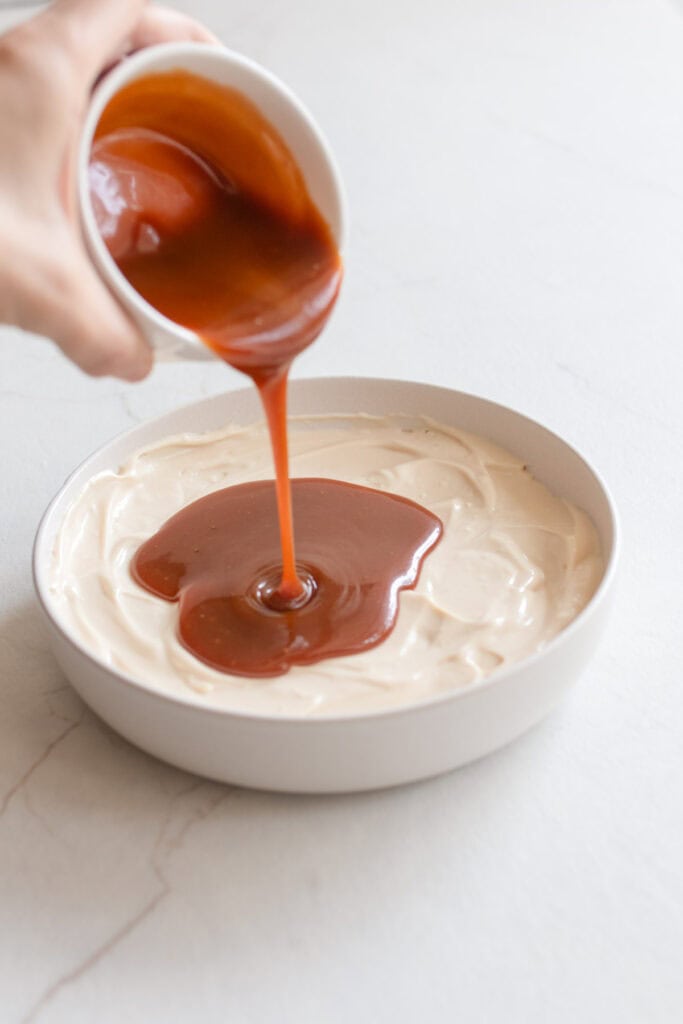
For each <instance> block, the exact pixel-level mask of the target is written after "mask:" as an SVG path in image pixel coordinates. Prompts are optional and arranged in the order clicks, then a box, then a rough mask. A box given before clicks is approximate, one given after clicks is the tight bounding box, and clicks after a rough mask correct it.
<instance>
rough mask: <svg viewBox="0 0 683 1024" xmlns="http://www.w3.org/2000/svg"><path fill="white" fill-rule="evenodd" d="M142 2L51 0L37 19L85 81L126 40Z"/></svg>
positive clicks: (140, 9)
mask: <svg viewBox="0 0 683 1024" xmlns="http://www.w3.org/2000/svg"><path fill="white" fill-rule="evenodd" d="M146 6H147V2H146V0H55V2H54V3H53V4H51V5H50V7H48V8H46V10H45V11H43V12H42V14H40V15H38V19H41V20H43V21H44V22H45V23H47V25H48V26H49V31H50V36H48V38H50V37H51V38H52V39H57V40H59V41H61V42H62V44H63V45H64V47H65V48H66V50H67V52H68V53H70V54H71V55H72V57H73V64H74V67H75V68H76V69H77V70H78V72H80V74H81V75H82V76H83V77H84V78H85V80H86V81H92V79H93V78H94V77H95V76H96V75H97V74H98V72H99V71H100V70H101V68H102V67H103V66H104V65H105V64H106V63H107V62H108V61H109V60H111V58H112V56H113V55H114V54H116V53H117V52H118V51H119V50H120V49H121V47H122V46H123V45H124V44H125V42H126V40H127V39H128V38H129V37H130V34H131V32H132V31H133V30H134V28H135V25H136V24H137V22H138V20H139V18H140V16H141V14H142V13H143V12H144V9H145V7H146Z"/></svg>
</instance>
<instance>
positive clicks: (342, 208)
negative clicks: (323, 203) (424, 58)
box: [77, 41, 348, 355]
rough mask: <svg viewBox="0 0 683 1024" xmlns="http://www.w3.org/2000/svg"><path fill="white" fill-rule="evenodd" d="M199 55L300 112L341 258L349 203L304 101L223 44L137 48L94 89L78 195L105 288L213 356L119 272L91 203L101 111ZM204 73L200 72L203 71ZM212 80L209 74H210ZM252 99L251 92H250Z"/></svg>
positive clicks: (82, 147)
mask: <svg viewBox="0 0 683 1024" xmlns="http://www.w3.org/2000/svg"><path fill="white" fill-rule="evenodd" d="M197 57H200V58H205V59H206V64H207V69H208V66H209V65H210V63H211V62H212V61H214V60H216V59H218V60H220V61H221V62H222V63H226V64H231V65H233V66H235V67H237V68H239V69H240V71H241V72H242V73H244V74H245V75H246V76H247V77H249V76H251V77H252V78H253V79H256V80H258V81H259V82H260V83H261V84H265V85H266V86H267V87H268V88H269V89H270V90H272V91H273V92H274V93H277V94H278V95H279V96H280V97H281V98H284V99H285V100H286V102H287V104H288V105H289V107H290V108H291V109H292V110H293V111H294V112H295V114H296V116H297V118H298V119H299V121H300V122H301V123H303V125H304V126H305V128H306V129H307V130H308V132H309V133H310V134H311V136H312V137H313V138H314V139H315V141H316V144H317V146H318V149H319V150H320V153H321V155H322V158H323V162H324V164H326V165H327V170H328V173H329V176H330V180H331V182H332V185H333V189H334V193H335V199H336V205H337V221H338V224H337V226H336V227H337V230H336V231H335V241H336V243H337V247H338V249H339V252H340V254H343V251H344V246H345V242H346V234H347V222H348V214H347V200H346V194H345V191H344V187H343V184H342V179H341V174H340V171H339V167H338V165H337V162H336V160H335V157H334V154H333V152H332V149H331V147H330V145H329V143H328V141H327V139H326V138H325V136H324V134H323V133H322V132H321V130H320V128H319V127H318V125H317V124H316V122H315V120H314V119H313V117H312V115H311V114H310V113H309V111H308V110H307V109H306V107H305V106H304V105H303V103H302V102H301V100H300V99H299V98H298V97H297V96H296V95H295V93H293V92H292V90H291V89H290V88H289V86H287V85H286V84H285V83H284V82H283V81H282V80H281V79H279V78H278V77H277V76H276V75H274V74H273V73H272V72H271V71H269V70H268V69H267V68H265V67H263V65H261V64H259V63H258V62H256V61H254V60H252V59H251V58H250V57H247V56H245V55H244V54H241V53H238V52H237V51H235V50H231V49H229V48H228V47H226V46H223V45H222V44H221V43H204V42H202V43H200V42H192V41H187V42H169V43H158V44H155V45H153V46H148V47H145V48H144V49H142V50H138V51H137V52H136V53H134V54H132V55H131V56H129V57H124V58H123V60H121V61H120V62H119V63H118V64H116V65H115V66H114V67H113V68H112V69H111V70H110V71H108V72H107V73H106V74H105V75H104V77H103V78H102V79H101V80H100V81H99V82H98V84H97V86H96V87H95V89H94V91H93V94H92V97H91V101H90V105H89V107H88V110H87V112H86V116H85V119H84V122H83V126H82V129H81V136H80V144H79V149H78V158H77V194H78V209H79V215H80V220H81V228H82V231H83V234H84V236H85V241H86V244H87V246H88V247H89V248H90V250H91V251H92V252H93V255H94V257H95V260H96V263H97V265H98V267H99V269H100V272H101V273H102V274H103V275H104V277H105V282H106V284H107V285H108V286H109V287H110V288H111V289H112V290H113V291H114V293H115V294H116V295H117V297H119V298H120V299H121V300H122V301H123V302H124V303H125V304H126V305H127V306H128V308H130V309H133V310H134V311H135V313H136V314H137V316H138V317H139V318H141V319H142V320H143V321H145V322H146V323H148V324H150V325H151V326H152V327H153V328H156V329H157V330H160V331H162V332H163V333H164V334H166V335H171V336H172V337H173V339H174V340H175V341H177V342H180V343H181V345H187V344H189V345H190V346H196V347H198V348H199V350H201V351H202V352H207V353H208V354H209V355H210V354H211V353H210V352H209V350H208V349H207V347H206V345H204V343H203V342H202V341H201V339H200V338H199V336H198V335H197V334H196V333H195V332H194V331H193V330H191V329H190V328H187V327H183V326H182V324H178V323H176V322H175V321H174V320H171V319H170V318H169V317H167V316H165V315H164V314H163V313H161V312H160V311H159V310H158V309H156V308H155V307H154V306H153V305H152V304H151V303H149V302H148V301H147V300H146V299H145V298H143V296H142V295H140V293H139V292H138V291H136V289H135V288H133V286H132V285H131V284H130V282H129V281H128V280H127V279H126V277H125V276H124V275H123V274H122V272H121V271H120V270H119V268H118V266H117V265H116V262H115V261H114V260H113V259H112V257H111V255H110V254H109V250H108V249H107V246H106V245H105V243H104V241H103V239H102V236H101V235H100V232H99V230H98V227H97V224H96V221H95V214H94V211H93V207H92V203H91V202H90V188H89V177H88V172H89V163H90V151H91V147H92V139H93V135H94V133H95V129H96V127H97V124H98V122H99V119H100V116H101V115H102V112H103V110H104V108H105V106H106V105H107V103H108V102H109V100H110V99H111V98H112V96H114V95H115V93H116V92H117V91H118V90H119V89H120V88H121V87H122V86H123V85H125V84H127V83H128V82H130V81H133V80H134V79H135V78H137V77H139V76H140V75H141V74H143V73H146V72H148V71H153V70H154V68H155V67H157V66H158V65H159V64H165V63H166V62H167V61H168V60H169V59H177V60H178V61H179V63H180V64H181V66H182V61H183V59H187V58H193V59H196V58H197ZM198 73H199V72H198ZM207 77H210V75H208V74H207ZM247 95H248V94H247Z"/></svg>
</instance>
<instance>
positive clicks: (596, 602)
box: [31, 375, 622, 728]
mask: <svg viewBox="0 0 683 1024" xmlns="http://www.w3.org/2000/svg"><path fill="white" fill-rule="evenodd" d="M330 382H334V384H335V385H338V386H346V387H352V386H354V385H358V384H359V383H360V384H377V385H379V384H381V385H382V386H388V387H395V386H399V385H400V386H403V387H410V386H411V385H417V386H418V387H419V388H420V389H423V390H424V391H425V392H428V391H430V390H431V391H432V392H441V393H445V392H448V393H449V395H451V396H453V397H454V398H455V399H456V400H462V399H465V400H470V401H472V400H473V401H475V402H478V403H482V404H484V405H486V406H488V407H489V408H490V409H492V410H499V411H502V412H505V413H512V414H513V415H514V416H515V417H517V418H519V419H520V420H522V421H526V423H527V424H528V425H529V426H530V427H532V428H536V429H538V428H540V429H541V430H543V431H545V432H546V433H547V434H549V435H550V436H551V437H552V438H554V439H555V440H556V441H559V442H560V444H562V445H563V446H564V447H565V448H567V449H569V450H570V451H571V452H572V453H573V454H574V455H576V456H578V458H579V459H580V460H581V462H582V463H583V465H584V466H585V467H586V469H587V470H588V471H589V473H590V474H592V476H593V477H594V479H595V482H596V483H597V485H598V487H599V490H600V492H601V497H602V499H603V500H604V503H605V508H606V510H607V513H608V519H609V526H610V529H611V535H612V537H611V539H612V543H611V548H610V551H609V553H608V554H607V556H606V558H605V565H604V569H603V573H602V577H601V579H600V582H599V584H598V586H597V588H596V590H595V592H594V594H593V595H592V597H591V599H590V600H589V602H588V604H587V605H585V607H584V608H582V609H581V611H580V612H579V614H578V615H577V616H576V618H574V619H572V621H571V622H570V623H569V624H568V625H567V626H565V627H564V629H562V630H561V631H560V632H559V633H557V634H556V635H555V636H554V637H552V638H551V639H550V640H549V641H548V642H547V643H546V644H545V645H544V646H543V647H542V648H541V649H540V650H538V651H535V652H534V653H533V654H530V655H528V656H527V657H526V658H522V659H521V660H520V661H516V662H512V663H511V664H510V665H508V666H505V667H503V668H500V669H495V670H494V671H493V672H491V673H489V674H488V675H486V676H484V677H482V678H481V679H477V680H475V681H474V682H472V683H468V684H467V685H465V686H463V687H461V688H457V689H453V690H446V691H443V692H439V693H435V694H431V695H428V696H426V697H422V698H419V699H418V700H413V701H410V702H409V703H406V704H400V705H397V706H395V707H388V708H377V709H371V710H368V711H362V712H344V713H338V714H325V715H310V714H309V715H301V714H299V715H295V714H265V713H262V712H247V711H240V710H238V709H232V708H222V707H209V706H206V705H202V704H201V702H200V698H199V697H198V696H195V695H194V694H190V693H188V694H187V695H184V694H182V695H181V694H172V693H165V692H164V691H162V690H159V689H158V688H157V687H155V686H151V685H149V684H148V683H145V682H143V681H142V680H140V679H137V678H135V677H134V676H131V675H128V674H127V673H125V672H122V671H120V670H119V669H117V668H114V667H113V666H111V665H107V664H105V663H104V662H103V661H100V660H99V659H98V658H97V657H96V656H95V655H94V654H93V653H92V652H91V651H90V650H88V648H87V647H86V646H85V645H84V644H83V643H81V641H80V640H79V639H78V638H77V637H74V636H72V635H71V634H70V632H69V629H68V627H67V626H65V625H64V624H62V623H61V622H60V621H59V619H58V617H57V615H56V614H55V613H53V611H52V609H51V607H50V594H49V587H48V583H47V580H46V579H45V578H44V577H45V576H46V573H47V569H48V566H49V561H50V558H51V554H52V549H50V551H49V552H47V551H44V550H43V549H44V547H45V543H46V541H45V538H46V535H47V532H48V527H49V526H50V522H51V519H52V516H53V514H54V510H55V508H56V506H57V505H58V504H59V503H60V502H61V501H62V500H63V495H64V492H65V491H66V490H67V489H68V488H69V486H70V485H71V483H72V481H73V480H74V478H75V477H76V476H78V475H80V474H81V473H82V472H83V470H85V469H86V467H87V465H88V463H90V462H91V461H93V460H94V459H95V458H96V457H97V456H99V455H101V454H102V452H103V451H105V450H106V449H107V448H109V447H111V446H113V445H115V444H120V443H122V442H126V441H127V440H128V439H129V438H131V437H133V436H134V435H135V434H136V433H138V432H140V431H141V430H143V429H144V428H145V427H150V426H152V425H154V424H157V423H159V424H161V423H163V421H164V420H165V419H170V418H171V417H173V416H177V415H178V414H184V413H186V412H187V411H189V410H190V409H194V408H198V407H200V406H203V405H209V404H211V403H212V402H215V401H216V400H218V399H220V398H224V399H225V400H226V401H228V402H229V401H230V400H231V399H232V398H234V397H236V396H244V397H246V396H247V394H248V393H252V391H253V386H252V385H249V386H248V387H243V388H237V389H231V390H229V391H227V392H225V393H223V394H220V393H219V394H217V395H210V396H205V397H203V398H200V399H195V400H194V401H191V402H186V403H184V404H182V405H180V406H177V407H176V408H174V409H171V410H169V411H167V412H165V413H162V414H161V415H160V416H155V417H153V418H152V419H149V420H143V421H142V422H141V423H137V424H135V426H133V427H129V428H128V429H126V430H124V431H122V432H121V433H119V434H116V435H115V436H114V437H112V438H110V439H109V440H108V441H106V442H105V443H104V444H102V445H100V446H99V447H98V448H96V449H95V450H94V451H91V452H90V454H89V455H87V456H86V457H85V458H84V459H83V460H82V461H81V462H80V463H79V464H78V465H77V466H76V467H75V468H74V469H73V470H72V471H71V473H69V475H68V476H67V477H66V479H65V480H64V482H63V483H62V485H61V487H60V488H59V490H58V491H57V493H56V494H55V495H54V497H53V498H52V499H51V501H50V502H49V504H48V506H47V508H46V509H45V511H44V512H43V514H42V516H41V518H40V521H39V524H38V527H37V530H36V535H35V539H34V542H33V551H32V558H31V570H32V578H33V586H34V589H35V593H36V596H37V598H38V602H39V604H40V607H41V608H42V611H43V613H44V614H45V616H46V618H47V619H48V621H49V622H50V624H51V626H52V628H53V629H55V630H56V631H57V633H58V634H59V635H60V637H61V639H62V640H64V641H66V642H67V643H68V644H69V646H70V647H71V648H72V649H74V650H75V651H76V652H77V653H78V654H79V655H81V656H82V657H85V658H86V660H87V661H88V662H89V663H90V664H91V665H92V666H93V667H94V668H96V669H97V670H99V671H104V672H106V673H108V674H109V675H110V676H112V677H113V678H114V679H116V680H117V681H118V682H120V683H122V684H124V686H126V687H132V688H134V689H136V690H140V691H142V692H143V693H144V694H145V695H147V696H149V697H152V698H157V699H159V700H160V701H162V702H170V703H171V704H174V705H176V706H177V707H178V708H183V709H184V710H186V711H188V712H190V711H191V712H198V713H200V714H202V715H207V714H208V715H212V716H213V715H220V716H224V717H227V718H228V719H238V720H240V721H242V722H249V723H252V724H256V723H258V724H260V725H264V726H265V725H270V726H278V725H280V726H285V725H286V726H289V727H297V728H312V727H314V726H315V727H320V726H322V725H324V726H325V727H327V728H331V727H334V726H338V725H340V724H343V723H348V724H358V723H361V722H365V721H369V720H377V719H385V718H391V719H393V718H396V717H400V716H403V715H407V714H414V713H420V712H427V711H430V710H432V709H433V708H435V707H439V706H440V705H442V704H447V703H450V702H460V701H466V700H471V699H475V698H476V697H477V696H479V695H480V694H481V693H482V692H483V691H485V690H488V689H490V688H492V687H497V686H500V685H504V684H505V682H506V681H507V680H510V679H511V678H513V677H514V676H516V675H519V674H520V672H522V671H524V672H526V671H527V670H529V669H530V668H533V667H534V666H535V665H537V664H538V663H539V662H541V661H542V660H544V659H545V658H547V657H548V656H549V654H552V653H554V652H556V651H557V650H558V649H560V648H561V647H562V646H564V645H566V644H567V643H569V642H570V641H571V639H572V638H573V636H574V635H575V634H576V633H577V632H578V631H579V630H580V629H582V627H583V625H584V623H585V622H586V621H587V620H588V619H589V618H590V617H591V616H593V615H595V614H596V613H597V611H598V609H599V607H600V606H602V605H604V604H605V602H606V601H607V599H608V597H609V594H610V593H611V591H612V588H613V584H614V579H615V576H616V572H617V567H618V563H619V558H620V554H621V543H622V540H621V525H620V521H619V516H618V513H617V509H616V505H615V502H614V499H613V497H612V494H611V492H610V490H609V488H608V486H607V484H606V483H605V480H604V478H603V477H602V474H601V473H599V472H598V470H597V469H596V468H595V467H594V466H593V464H592V463H591V462H590V461H589V460H588V459H587V458H586V457H585V456H584V455H583V453H582V452H581V451H579V450H578V449H577V448H576V447H575V446H574V445H573V444H571V443H570V442H569V441H566V440H565V439H564V438H563V437H561V436H560V435H559V434H557V433H556V432H555V431H553V430H551V429H550V428H549V427H547V426H545V424H543V423H541V422H539V421H538V420H536V419H533V418H532V417H530V416H527V415H526V414H525V413H522V412H519V411H518V410H517V409H515V408H513V407H512V406H509V405H503V404H502V403H500V402H495V401H492V400H491V399H488V398H485V397H483V396H481V395H477V394H473V393H471V392H466V391H459V390H457V389H455V388H447V387H443V386H441V385H435V384H431V383H427V382H422V381H419V380H401V379H400V378H388V377H374V376H369V377H364V376H334V375H330V376H325V377H303V378H297V379H295V380H291V381H290V383H289V387H290V389H291V390H290V396H291V394H292V390H294V391H296V389H297V386H298V385H299V386H300V385H305V386H308V387H315V386H316V385H320V384H328V383H330ZM295 415H296V414H295ZM310 415H312V414H310ZM340 415H343V413H340ZM479 436H482V437H486V435H484V434H482V435H479ZM60 525H61V524H60ZM56 532H57V531H55V536H56Z"/></svg>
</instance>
